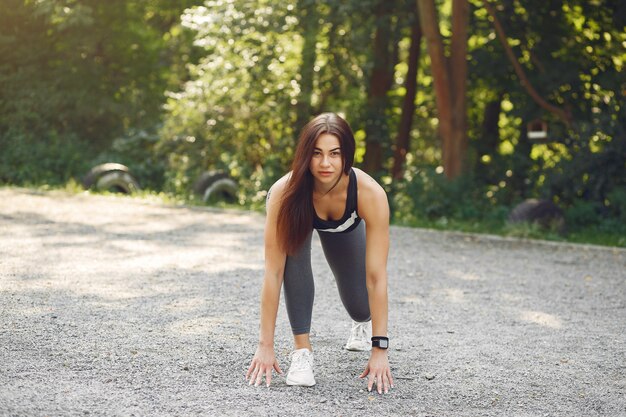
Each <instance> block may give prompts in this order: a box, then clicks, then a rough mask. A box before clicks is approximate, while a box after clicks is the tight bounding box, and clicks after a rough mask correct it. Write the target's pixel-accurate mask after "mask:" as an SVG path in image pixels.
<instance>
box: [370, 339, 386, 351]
mask: <svg viewBox="0 0 626 417" xmlns="http://www.w3.org/2000/svg"><path fill="white" fill-rule="evenodd" d="M372 347H377V348H380V349H388V348H389V338H388V337H386V336H372Z"/></svg>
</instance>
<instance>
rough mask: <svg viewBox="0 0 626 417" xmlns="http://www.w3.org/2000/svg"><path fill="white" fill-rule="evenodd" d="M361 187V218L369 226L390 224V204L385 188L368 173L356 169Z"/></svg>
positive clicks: (359, 205)
mask: <svg viewBox="0 0 626 417" xmlns="http://www.w3.org/2000/svg"><path fill="white" fill-rule="evenodd" d="M354 171H355V173H356V176H357V182H358V187H359V194H358V199H359V202H358V207H359V216H361V218H363V219H365V221H366V222H367V224H368V225H374V224H389V203H388V201H387V193H386V192H385V190H384V188H383V187H382V186H381V185H380V184H379V183H378V182H376V180H375V179H374V178H372V177H371V176H370V175H369V174H367V173H366V172H364V171H362V170H360V169H358V168H354Z"/></svg>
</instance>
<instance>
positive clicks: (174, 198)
mask: <svg viewBox="0 0 626 417" xmlns="http://www.w3.org/2000/svg"><path fill="white" fill-rule="evenodd" d="M28 188H30V189H35V190H37V191H42V192H43V191H53V190H56V191H63V192H66V193H69V194H93V195H110V196H117V197H119V196H120V195H122V194H119V193H115V192H109V191H93V190H85V189H84V188H83V186H82V185H81V184H80V183H78V182H76V181H74V180H70V181H68V182H67V183H66V184H64V185H62V186H50V185H40V186H30V187H28ZM124 198H132V199H139V200H143V201H149V202H153V203H160V204H166V205H188V206H196V207H207V206H210V207H215V208H221V209H235V210H253V211H257V212H258V211H262V210H263V208H262V207H261V206H259V204H254V205H250V206H247V205H244V204H236V203H226V202H217V203H215V204H211V205H207V204H206V203H204V202H203V201H202V200H201V199H200V198H198V197H195V196H193V195H188V196H180V195H174V194H171V193H166V192H156V191H151V190H141V191H139V192H137V193H135V194H133V195H131V196H126V195H124ZM259 207H261V208H259ZM393 224H395V225H399V226H407V227H416V228H427V229H434V230H445V231H457V232H467V233H486V234H493V235H498V236H509V237H518V238H524V239H540V240H549V241H556V242H570V243H583V244H593V245H601V246H614V247H626V234H625V233H622V231H621V230H615V231H614V232H609V231H607V230H606V229H608V228H604V229H605V230H601V229H602V228H598V227H582V228H576V229H575V230H572V231H570V232H569V233H567V234H566V235H561V234H558V233H556V232H554V231H550V230H542V229H541V228H540V227H539V226H538V225H536V224H527V223H526V224H517V225H509V224H506V222H504V221H496V220H491V221H485V220H471V221H468V220H458V219H451V218H446V217H442V218H439V219H436V220H430V219H423V218H416V217H415V216H410V220H409V221H403V222H400V221H393Z"/></svg>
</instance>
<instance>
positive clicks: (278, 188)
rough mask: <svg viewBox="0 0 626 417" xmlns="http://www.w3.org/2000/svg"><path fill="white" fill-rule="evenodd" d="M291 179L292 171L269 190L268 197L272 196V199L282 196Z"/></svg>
mask: <svg viewBox="0 0 626 417" xmlns="http://www.w3.org/2000/svg"><path fill="white" fill-rule="evenodd" d="M290 177H291V171H290V172H288V173H286V174H285V175H283V176H282V177H280V178H279V179H278V180H277V181H276V182H275V183H274V184H272V186H271V187H270V189H269V190H268V192H267V193H268V197H269V196H270V195H271V196H272V197H279V196H282V194H283V192H284V190H285V187H286V186H287V181H289V178H290Z"/></svg>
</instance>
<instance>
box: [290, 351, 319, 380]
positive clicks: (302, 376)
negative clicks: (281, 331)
mask: <svg viewBox="0 0 626 417" xmlns="http://www.w3.org/2000/svg"><path fill="white" fill-rule="evenodd" d="M286 382H287V385H299V386H302V387H312V386H313V385H315V377H314V376H313V353H312V352H311V351H310V350H309V349H307V348H302V349H298V350H294V351H293V352H292V353H291V366H290V367H289V371H287V381H286Z"/></svg>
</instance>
